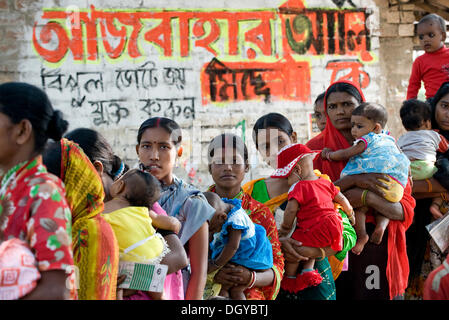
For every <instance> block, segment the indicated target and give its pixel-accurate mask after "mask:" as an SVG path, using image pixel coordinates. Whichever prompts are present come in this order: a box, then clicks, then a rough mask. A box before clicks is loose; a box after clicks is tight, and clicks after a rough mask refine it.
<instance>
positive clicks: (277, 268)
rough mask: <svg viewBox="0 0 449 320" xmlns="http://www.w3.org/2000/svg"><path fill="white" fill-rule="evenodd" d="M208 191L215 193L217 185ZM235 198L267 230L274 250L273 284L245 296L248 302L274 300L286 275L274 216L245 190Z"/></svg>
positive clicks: (256, 289) (247, 292)
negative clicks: (240, 201)
mask: <svg viewBox="0 0 449 320" xmlns="http://www.w3.org/2000/svg"><path fill="white" fill-rule="evenodd" d="M208 191H211V192H215V185H213V186H211V187H210V188H209V190H208ZM235 198H236V199H240V200H242V208H243V209H244V210H245V211H246V213H247V214H248V215H249V217H250V219H251V221H253V222H254V223H257V224H260V225H261V226H262V227H264V228H265V230H266V232H267V237H268V239H269V240H270V243H271V246H272V248H273V267H272V270H273V272H274V281H273V284H272V285H270V286H266V287H253V288H251V289H246V290H245V291H244V294H245V296H246V299H247V300H274V299H276V297H277V295H278V293H279V288H280V284H281V280H282V276H283V274H284V255H283V254H282V251H281V243H280V242H279V237H278V230H277V228H276V222H275V221H274V217H273V214H272V213H271V212H270V210H269V209H268V208H267V207H266V206H265V205H264V204H262V203H260V202H258V201H256V200H254V199H253V198H251V196H250V195H249V194H247V193H245V192H243V190H242V191H241V192H240V193H239V194H238V195H237V196H236V197H235Z"/></svg>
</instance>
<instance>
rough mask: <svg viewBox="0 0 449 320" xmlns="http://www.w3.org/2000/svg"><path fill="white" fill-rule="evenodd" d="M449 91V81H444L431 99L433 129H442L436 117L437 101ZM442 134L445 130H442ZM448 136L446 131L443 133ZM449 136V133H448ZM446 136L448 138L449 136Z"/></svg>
mask: <svg viewBox="0 0 449 320" xmlns="http://www.w3.org/2000/svg"><path fill="white" fill-rule="evenodd" d="M448 93H449V82H444V83H443V84H442V85H441V86H440V88H439V89H438V91H437V92H436V93H435V95H434V96H433V97H432V98H431V99H430V107H431V111H432V128H433V129H440V128H439V126H438V123H437V121H436V118H435V111H436V108H437V103H438V102H439V101H440V100H441V99H442V98H443V97H444V96H445V95H447V94H448ZM440 134H443V131H441V132H440ZM443 135H444V136H445V137H446V133H444V134H443ZM448 137H449V135H448ZM448 137H446V138H448Z"/></svg>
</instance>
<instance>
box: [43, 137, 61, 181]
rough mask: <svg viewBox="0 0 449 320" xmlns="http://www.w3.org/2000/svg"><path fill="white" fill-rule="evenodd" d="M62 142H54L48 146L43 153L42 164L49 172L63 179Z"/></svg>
mask: <svg viewBox="0 0 449 320" xmlns="http://www.w3.org/2000/svg"><path fill="white" fill-rule="evenodd" d="M61 152H62V151H61V141H59V140H58V141H53V142H51V143H49V144H47V146H46V148H45V150H44V151H43V152H42V162H43V164H44V165H45V166H46V167H47V171H48V172H50V173H52V174H54V175H55V176H57V177H59V178H61V158H62V154H61Z"/></svg>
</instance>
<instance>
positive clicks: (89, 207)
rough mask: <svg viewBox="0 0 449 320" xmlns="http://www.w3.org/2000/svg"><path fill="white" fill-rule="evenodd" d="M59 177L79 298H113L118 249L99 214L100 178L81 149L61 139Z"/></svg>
mask: <svg viewBox="0 0 449 320" xmlns="http://www.w3.org/2000/svg"><path fill="white" fill-rule="evenodd" d="M60 176H61V179H62V180H63V181H64V184H65V186H66V191H67V194H66V197H67V202H68V203H69V205H70V207H71V209H72V221H73V225H72V246H73V258H74V262H75V265H76V266H77V267H78V269H79V291H78V297H79V299H80V300H115V298H116V288H117V274H118V261H119V250H118V244H117V239H116V237H115V235H114V232H113V230H112V228H111V226H110V225H109V224H108V223H107V222H106V221H105V220H104V219H103V218H102V217H101V216H100V213H101V212H102V211H103V207H104V204H103V199H104V190H103V185H102V182H101V178H100V176H99V175H98V172H97V171H96V170H95V168H94V166H93V165H92V163H91V162H90V160H89V159H88V158H87V156H86V155H85V154H84V152H83V151H82V149H81V148H80V147H79V146H78V145H77V144H76V143H74V142H72V141H69V140H67V139H61V175H60Z"/></svg>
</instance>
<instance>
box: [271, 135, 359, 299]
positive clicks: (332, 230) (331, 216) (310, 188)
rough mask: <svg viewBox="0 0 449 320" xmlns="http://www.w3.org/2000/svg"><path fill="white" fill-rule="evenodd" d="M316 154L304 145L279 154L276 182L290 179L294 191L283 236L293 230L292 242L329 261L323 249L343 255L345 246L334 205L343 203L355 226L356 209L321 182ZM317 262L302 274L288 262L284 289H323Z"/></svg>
mask: <svg viewBox="0 0 449 320" xmlns="http://www.w3.org/2000/svg"><path fill="white" fill-rule="evenodd" d="M316 154H317V152H313V151H312V150H310V149H309V148H308V147H306V146H305V145H302V144H299V143H297V144H293V145H288V146H286V147H284V148H283V149H281V151H279V153H278V169H277V170H276V171H275V172H274V174H273V175H272V176H271V177H272V178H285V177H287V181H288V184H289V185H290V190H289V192H288V203H287V207H286V209H285V212H284V219H283V222H282V224H281V228H280V230H279V235H280V236H287V235H288V234H289V233H290V232H291V230H292V227H293V224H294V220H295V218H296V219H297V221H296V226H297V227H296V229H295V231H294V232H293V234H292V238H293V239H295V240H297V241H300V242H301V243H302V244H303V245H305V246H310V247H318V248H320V249H321V252H322V259H324V257H325V252H324V249H322V248H323V247H327V246H330V247H331V248H332V249H333V250H335V251H340V250H341V249H342V245H343V224H342V217H341V215H340V214H338V213H337V211H336V209H335V207H334V203H333V201H336V202H337V203H339V204H340V205H341V206H342V207H343V210H344V211H345V212H346V213H348V215H349V218H350V219H351V222H352V223H354V217H353V214H352V206H351V205H350V203H349V201H348V200H347V199H346V197H345V196H344V195H343V194H342V193H341V192H340V191H339V190H338V189H337V188H336V187H335V186H334V185H333V183H332V182H330V181H329V180H327V179H323V178H319V177H318V176H317V175H316V174H315V173H314V171H313V158H314V157H315V156H316ZM314 265H315V259H309V260H307V261H305V262H304V263H303V268H302V271H301V273H299V274H298V266H299V263H294V262H287V263H286V264H285V276H284V279H283V280H282V284H281V286H282V288H283V289H284V290H287V291H290V292H298V291H301V290H304V289H305V288H307V287H310V286H316V285H319V284H320V283H321V281H322V277H321V275H320V274H319V273H318V272H317V271H316V270H314Z"/></svg>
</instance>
